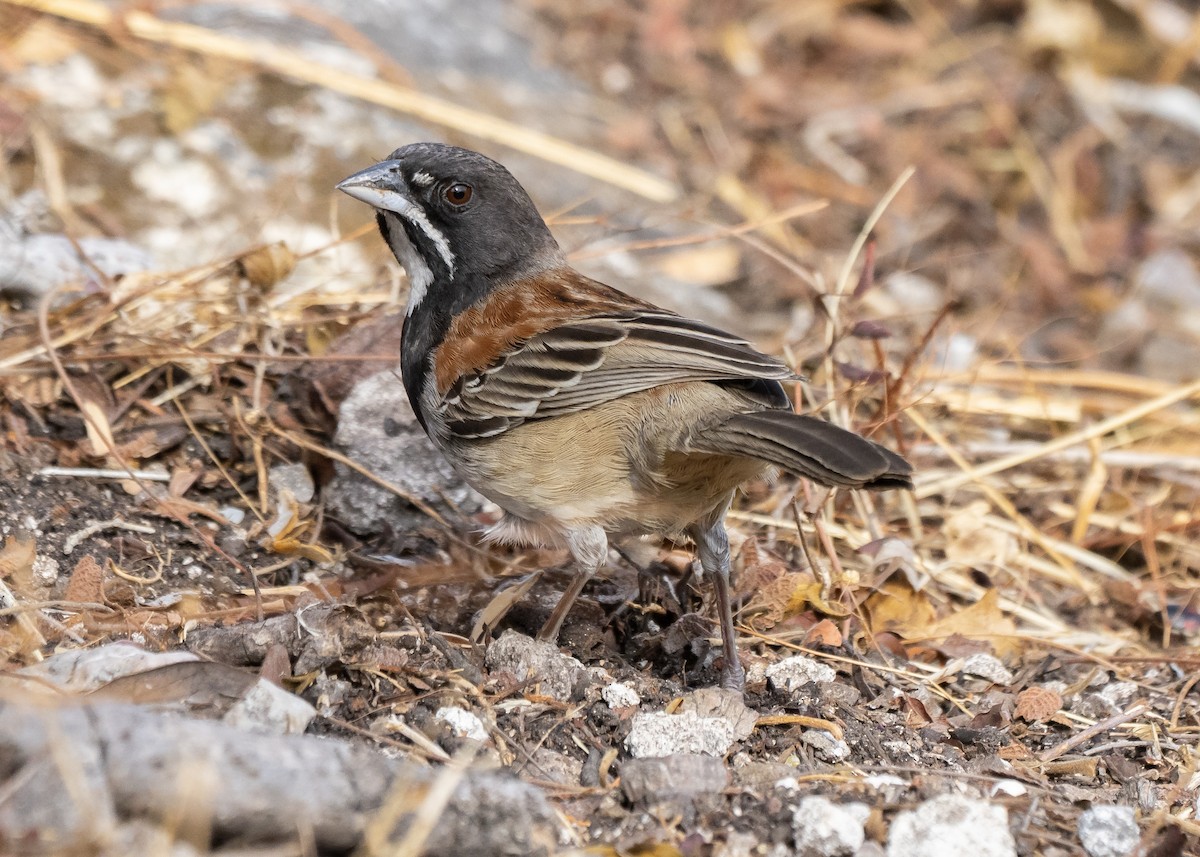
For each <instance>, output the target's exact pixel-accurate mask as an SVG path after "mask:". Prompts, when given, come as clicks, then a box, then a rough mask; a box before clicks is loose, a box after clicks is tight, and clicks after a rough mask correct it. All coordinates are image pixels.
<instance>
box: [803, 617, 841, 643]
mask: <svg viewBox="0 0 1200 857" xmlns="http://www.w3.org/2000/svg"><path fill="white" fill-rule="evenodd" d="M804 645H806V646H809V647H812V646H829V647H830V648H834V649H836V648H840V647H841V645H842V632H841V631H839V630H838V629H837V625H834V624H833V623H832V622H830V621H829V620H828V619H822V620H821V621H820V622H818V623H817V624H815V625H813V626H812V627H811V628H809V629H808V633H807V634H805V635H804Z"/></svg>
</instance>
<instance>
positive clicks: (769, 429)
mask: <svg viewBox="0 0 1200 857" xmlns="http://www.w3.org/2000/svg"><path fill="white" fill-rule="evenodd" d="M337 187H338V189H339V190H342V191H344V192H345V193H347V194H349V195H350V196H352V197H354V198H355V199H357V200H360V201H362V202H365V203H367V204H368V205H370V206H372V207H373V208H374V209H375V217H376V221H377V223H378V225H379V232H380V234H381V235H382V236H383V239H384V241H386V242H387V245H388V247H390V248H391V251H392V253H393V254H394V255H395V257H396V259H397V260H398V261H399V263H400V264H401V265H402V266H403V267H404V269H405V271H406V272H407V274H408V279H409V295H408V306H407V309H406V314H405V319H404V327H403V331H402V344H401V361H400V372H401V376H402V379H403V383H404V387H405V390H406V391H407V393H408V398H409V401H410V402H411V403H412V407H413V410H414V411H415V413H416V417H417V419H418V421H419V422H420V424H421V426H422V427H423V428H424V429H425V432H426V433H427V434H428V435H429V438H430V439H431V440H432V441H433V443H434V445H435V446H436V447H437V448H438V449H439V450H441V452H442V453H443V454H444V455H445V456H446V458H447V459H448V460H449V462H450V463H451V465H452V466H453V467H454V468H455V470H457V471H458V472H459V473H460V474H461V475H462V476H463V478H464V479H465V480H466V481H467V482H468V483H470V484H471V485H472V486H473V487H474V488H475V489H476V490H477V491H479V492H480V493H481V494H483V495H484V496H486V497H488V498H489V499H490V500H492V501H493V502H494V503H495V504H496V505H497V506H499V507H500V508H501V509H502V510H503V511H504V513H505V515H504V517H503V519H502V520H501V521H500V523H498V524H497V525H496V526H495V527H493V528H492V529H491V530H490V531H489V533H488V535H487V537H488V539H490V540H492V541H495V542H502V543H511V544H521V545H540V546H546V547H557V548H565V549H566V550H567V551H569V553H570V556H571V557H572V559H573V561H574V564H575V567H576V569H577V573H576V575H575V576H574V578H573V579H572V582H571V583H570V585H569V586H568V588H567V590H566V591H565V592H564V593H563V595H562V598H561V599H560V600H559V602H558V604H557V606H556V607H555V609H554V610H553V612H552V613H551V615H550V618H549V619H548V620H547V622H546V624H545V626H544V627H543V628H542V630H541V632H540V633H539V635H538V636H539V639H544V640H555V639H557V637H558V632H559V629H560V628H561V626H562V623H563V619H564V618H565V617H566V615H567V613H568V611H569V610H570V609H571V605H572V604H573V603H574V601H575V600H576V598H577V597H578V596H579V594H580V592H581V591H582V590H583V588H584V586H585V584H586V583H587V582H588V580H589V579H590V578H591V577H592V576H593V575H595V574H596V572H597V571H598V570H599V569H600V568H601V567H602V566H603V565H604V563H605V562H606V561H607V559H608V549H609V541H610V540H617V541H619V540H623V539H627V538H631V537H636V536H643V535H654V534H661V535H665V536H669V537H672V538H680V537H690V539H691V540H692V541H693V542H694V543H695V546H696V553H697V555H698V558H699V560H700V565H701V567H702V569H703V571H704V573H705V574H706V575H708V576H710V577H711V578H712V580H713V582H714V587H715V593H716V609H717V614H718V618H719V620H720V626H721V637H722V646H723V649H722V652H723V661H724V664H723V666H722V669H721V685H722V686H723V687H726V688H732V689H736V690H741V689H742V688H743V687H744V683H745V672H744V670H743V668H742V665H741V663H740V661H739V660H738V655H737V639H736V635H735V630H734V624H733V612H732V608H731V604H730V583H729V574H730V571H729V564H730V558H729V539H728V536H727V533H726V530H725V513H726V511H727V510H728V509H729V506H730V503H731V502H732V500H733V497H734V493H735V491H736V490H737V488H738V486H740V485H741V484H742V483H744V482H746V481H748V480H751V479H755V478H758V477H761V476H763V475H764V474H766V473H767V472H768V471H771V470H772V469H774V468H778V469H782V470H785V471H788V472H791V473H794V474H796V475H798V476H802V477H804V478H807V479H810V480H812V481H813V482H816V483H819V484H821V485H825V486H836V487H840V488H869V489H882V488H911V487H912V478H911V474H912V467H911V466H910V465H909V463H908V462H907V461H906V460H905V459H904V458H902V457H901V456H899V455H897V454H896V453H894V452H892V451H891V450H889V449H887V448H885V447H883V446H881V445H879V444H877V443H875V442H873V441H870V440H867V439H865V438H863V437H860V436H859V435H856V434H854V433H853V432H850V431H847V430H845V429H842V428H840V427H838V426H835V425H833V424H831V423H829V422H827V421H825V420H823V419H820V418H819V417H816V416H811V415H804V414H797V413H795V411H794V409H793V406H792V403H791V401H790V399H789V398H788V395H787V393H786V391H785V390H784V387H783V383H782V382H785V381H794V380H799V378H798V376H797V375H795V374H794V373H793V372H792V370H791V369H790V368H789V367H788V366H787V365H785V364H784V363H783V362H781V361H780V360H777V359H776V358H774V357H770V356H768V355H766V354H763V353H762V352H760V351H758V350H757V349H755V348H754V346H752V345H751V344H750V343H749V342H747V341H745V340H744V339H742V338H740V337H738V336H734V335H732V334H730V333H726V332H725V331H723V330H719V329H717V328H715V327H712V326H710V325H708V324H704V323H702V322H700V321H695V320H693V319H690V318H686V317H684V316H681V315H678V314H676V313H674V312H670V311H668V310H666V309H663V308H661V307H658V306H655V305H654V304H651V303H648V302H646V301H643V300H639V299H638V298H635V297H633V296H631V295H628V294H625V293H624V292H621V291H618V290H617V289H615V288H612V287H610V286H607V285H605V284H603V283H601V282H598V281H596V280H593V279H590V278H589V277H586V276H584V275H583V274H581V273H580V272H578V271H576V270H575V269H574V268H572V267H571V266H570V265H569V264H568V263H567V260H566V257H565V256H564V254H563V251H562V249H561V248H560V247H559V245H558V242H557V241H556V240H555V239H554V236H553V235H552V234H551V233H550V229H549V228H548V227H547V226H546V223H545V221H544V220H543V219H542V217H541V215H540V214H539V213H538V210H537V208H536V207H535V205H534V203H533V201H532V200H531V199H530V198H529V195H528V194H527V193H526V192H525V189H524V188H523V187H522V186H521V185H520V184H519V183H518V182H517V180H516V179H515V178H514V177H513V176H512V174H511V173H510V172H509V171H508V170H507V169H505V167H503V166H502V165H500V164H499V163H497V162H496V161H493V160H491V159H490V158H487V157H485V156H484V155H481V154H479V153H478V152H474V151H471V150H468V149H463V148H458V147H455V146H449V145H443V144H440V143H413V144H411V145H407V146H403V147H401V148H399V149H397V150H396V151H394V152H392V154H391V155H390V156H388V158H387V159H386V160H384V161H381V162H380V163H378V164H375V165H374V166H371V167H368V168H367V169H365V170H362V171H361V172H357V173H355V174H354V175H352V176H350V177H349V178H347V179H345V180H344V181H342V182H341V183H339V184H338V185H337Z"/></svg>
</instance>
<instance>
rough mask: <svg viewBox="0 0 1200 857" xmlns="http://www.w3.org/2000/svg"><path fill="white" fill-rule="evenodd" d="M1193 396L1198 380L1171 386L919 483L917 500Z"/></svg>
mask: <svg viewBox="0 0 1200 857" xmlns="http://www.w3.org/2000/svg"><path fill="white" fill-rule="evenodd" d="M1197 395H1200V381H1193V382H1192V383H1190V384H1184V385H1182V386H1179V387H1175V388H1174V389H1172V390H1170V391H1169V392H1167V393H1164V394H1163V395H1161V396H1157V397H1155V398H1153V399H1151V400H1150V401H1148V402H1143V403H1142V404H1140V405H1136V406H1135V407H1132V408H1129V409H1128V410H1126V411H1123V412H1122V413H1119V414H1115V415H1113V416H1111V417H1109V418H1108V419H1105V420H1101V421H1100V422H1098V423H1096V424H1095V425H1090V426H1087V427H1086V428H1082V429H1079V430H1077V431H1073V432H1071V433H1069V434H1065V435H1063V436H1062V437H1057V438H1055V439H1053V440H1049V441H1046V442H1045V443H1044V444H1042V445H1041V446H1040V447H1038V448H1037V449H1034V450H1030V451H1029V452H1021V453H1016V454H1013V455H1009V456H1005V457H1003V458H998V459H996V460H995V461H990V462H988V463H987V464H981V465H979V466H977V467H967V468H966V469H965V470H964V471H963V472H962V473H956V474H954V475H953V476H947V477H945V478H944V479H938V480H935V481H933V482H925V483H922V484H921V485H918V486H917V497H918V498H923V497H932V496H934V495H936V494H944V493H946V492H947V491H953V490H954V489H955V488H959V487H961V486H963V485H966V484H967V483H969V482H976V481H978V480H980V479H983V478H984V477H986V476H993V475H995V474H997V473H1002V472H1003V471H1005V470H1009V469H1011V468H1014V467H1018V466H1020V465H1022V464H1028V463H1029V462H1032V461H1036V460H1037V459H1039V458H1041V457H1043V456H1048V455H1053V454H1054V453H1056V452H1058V451H1060V450H1063V449H1066V448H1068V447H1071V446H1075V445H1076V444H1079V443H1086V442H1087V441H1089V440H1091V439H1092V438H1099V437H1103V436H1104V435H1106V434H1110V433H1112V432H1114V431H1116V430H1117V429H1119V428H1123V427H1124V426H1127V425H1130V424H1131V423H1135V422H1137V421H1138V420H1140V419H1143V418H1145V417H1148V416H1150V415H1151V414H1153V413H1155V412H1157V411H1161V410H1164V409H1166V408H1169V407H1171V406H1172V405H1176V404H1178V403H1180V402H1184V401H1187V400H1188V399H1191V398H1194V397H1196V396H1197Z"/></svg>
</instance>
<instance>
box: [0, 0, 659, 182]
mask: <svg viewBox="0 0 1200 857" xmlns="http://www.w3.org/2000/svg"><path fill="white" fill-rule="evenodd" d="M3 2H4V3H7V4H9V5H12V6H19V7H22V8H25V9H32V10H35V11H38V12H42V13H45V14H48V15H55V16H57V17H60V18H67V19H69V20H72V21H76V22H78V23H81V24H88V25H90V26H93V27H101V28H104V29H108V30H111V29H113V28H116V27H120V28H121V29H123V30H124V31H125V32H127V33H129V34H130V35H132V36H135V37H136V38H139V39H144V40H145V41H148V42H153V43H155V44H160V45H170V46H172V47H175V48H180V49H182V50H186V51H192V52H194V53H198V54H203V55H204V56H209V57H219V58H221V59H226V60H231V61H234V62H244V63H248V64H250V65H253V66H256V67H258V68H261V69H265V70H268V71H272V72H275V73H276V74H280V75H284V76H286V77H289V78H291V79H292V80H297V81H300V82H302V83H309V84H313V85H315V86H320V87H323V88H325V89H329V90H332V91H335V92H340V93H342V94H344V95H349V96H352V97H354V98H361V99H363V100H364V101H369V102H372V103H374V104H378V105H380V106H382V107H390V108H391V109H393V110H397V111H399V112H401V113H406V114H408V115H409V116H414V117H416V118H417V119H421V120H423V121H426V122H430V123H432V124H435V125H440V126H442V127H444V128H449V129H451V130H453V131H457V132H458V133H460V134H465V135H467V136H468V137H471V138H473V139H476V140H487V141H488V142H491V143H499V144H500V145H502V146H508V147H509V148H512V149H516V150H517V151H519V152H525V153H526V154H529V155H533V156H534V157H537V158H541V159H542V160H544V161H548V162H550V163H552V164H558V165H559V166H563V167H566V168H567V169H570V170H574V171H576V172H578V173H581V174H583V175H585V176H589V177H590V178H593V179H596V180H597V181H601V182H604V183H605V184H610V185H613V186H615V187H619V188H622V189H623V190H627V191H630V192H631V193H635V194H637V195H639V196H642V197H645V198H646V199H649V200H653V201H654V202H670V201H672V200H674V199H676V198H677V197H678V196H679V190H678V188H677V187H676V186H675V185H674V184H672V183H671V182H668V181H666V180H665V179H662V178H659V177H658V176H655V175H653V174H651V173H648V172H646V171H644V170H639V169H637V168H635V167H631V166H629V165H628V164H625V163H622V162H621V161H618V160H616V159H614V158H610V157H608V156H606V155H601V154H600V153H598V152H594V151H592V150H590V149H585V148H583V147H582V146H576V145H573V144H571V143H568V142H566V141H565V140H560V139H558V138H557V137H552V136H550V135H549V134H544V133H542V132H540V131H534V130H532V129H530V128H525V127H522V126H520V125H516V124H514V123H512V122H506V121H505V120H503V119H498V118H496V117H495V116H490V115H488V114H486V113H480V112H479V111H476V110H471V109H469V108H466V107H461V106H459V105H457V104H451V103H449V102H447V101H442V100H441V99H438V98H433V97H432V96H429V95H424V94H422V93H419V92H415V91H413V90H411V89H408V88H405V87H402V86H398V85H396V84H394V83H389V82H386V81H381V80H375V79H372V78H366V77H360V76H359V75H356V74H351V73H349V72H345V71H341V70H340V69H336V68H332V67H330V66H326V65H322V64H321V63H317V62H314V61H313V60H312V59H311V58H310V57H305V56H301V55H299V54H296V53H293V52H291V51H288V50H286V49H284V48H280V47H279V46H277V45H273V44H271V43H269V42H263V41H252V40H248V39H239V38H236V37H233V36H228V35H225V34H223V33H218V32H215V31H213V30H208V29H205V28H204V27H197V26H194V25H192V24H181V23H176V22H173V21H164V20H162V19H161V18H157V17H155V16H153V15H151V14H149V13H147V12H143V11H141V10H136V9H134V10H130V11H128V12H125V13H124V14H121V13H119V12H114V11H113V10H112V9H111V8H110V7H108V6H107V5H105V4H103V3H100V2H97V1H96V0H3Z"/></svg>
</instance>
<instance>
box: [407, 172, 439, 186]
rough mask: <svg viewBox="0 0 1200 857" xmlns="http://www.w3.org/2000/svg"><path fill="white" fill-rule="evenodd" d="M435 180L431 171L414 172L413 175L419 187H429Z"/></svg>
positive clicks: (414, 181)
mask: <svg viewBox="0 0 1200 857" xmlns="http://www.w3.org/2000/svg"><path fill="white" fill-rule="evenodd" d="M433 182H434V178H433V176H431V175H430V174H429V173H424V172H421V173H414V174H413V177H412V183H413V184H415V185H416V186H417V187H429V186H430V185H431V184H433Z"/></svg>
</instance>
